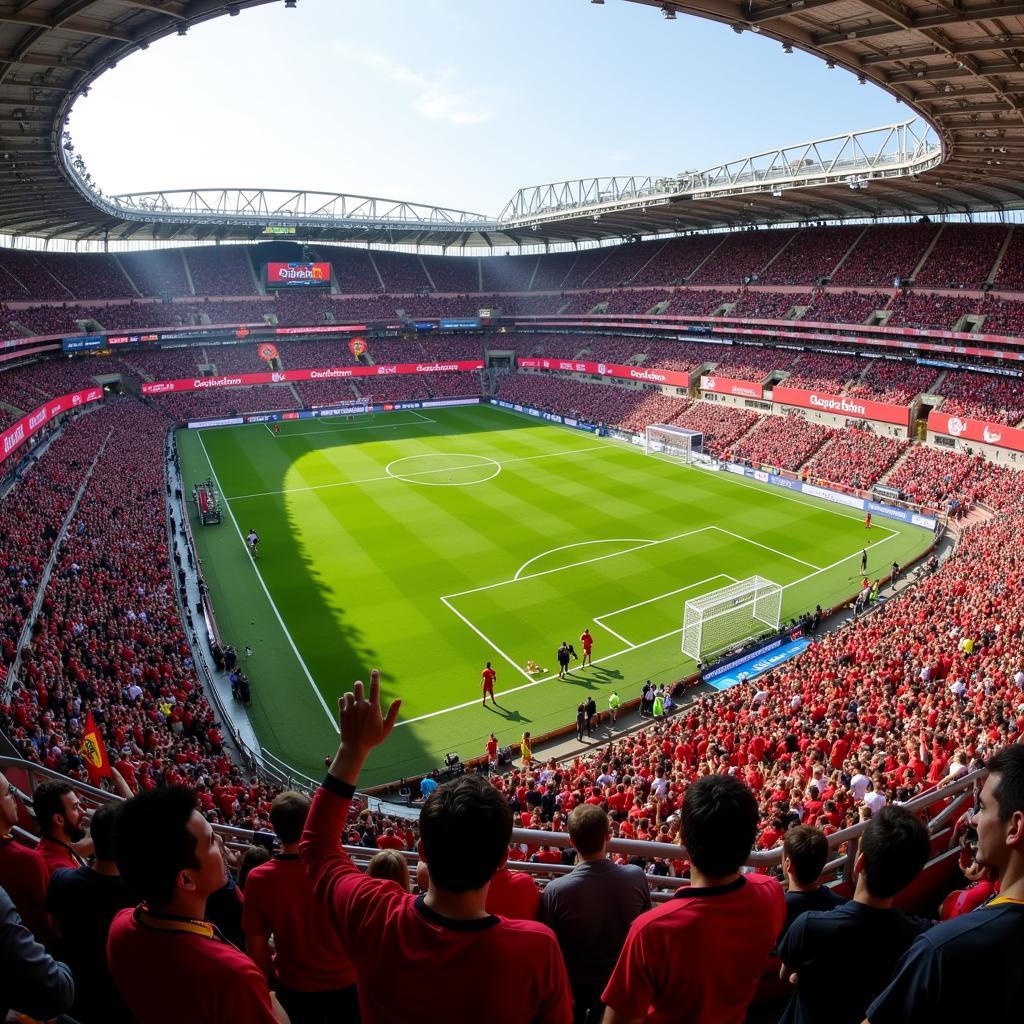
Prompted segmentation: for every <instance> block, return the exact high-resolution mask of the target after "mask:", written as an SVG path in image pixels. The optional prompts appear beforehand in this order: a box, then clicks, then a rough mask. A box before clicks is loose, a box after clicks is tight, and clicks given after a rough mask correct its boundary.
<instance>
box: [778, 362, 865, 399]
mask: <svg viewBox="0 0 1024 1024" xmlns="http://www.w3.org/2000/svg"><path fill="white" fill-rule="evenodd" d="M865 365H866V363H865V361H864V360H863V359H860V358H858V357H857V356H841V355H836V354H834V353H830V352H805V353H804V354H803V355H802V356H800V359H799V361H798V362H797V363H796V364H795V365H794V367H793V372H792V373H791V374H790V375H789V377H787V378H786V380H784V381H783V382H782V383H783V384H784V385H785V386H786V387H792V388H804V389H806V390H808V391H828V392H831V393H833V394H835V393H837V392H840V391H842V390H843V388H845V387H846V385H847V384H848V383H849V382H850V381H851V380H854V379H855V378H856V377H859V376H860V375H861V374H862V373H863V372H864V367H865Z"/></svg>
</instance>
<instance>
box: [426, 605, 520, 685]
mask: <svg viewBox="0 0 1024 1024" xmlns="http://www.w3.org/2000/svg"><path fill="white" fill-rule="evenodd" d="M441 600H442V601H443V602H444V604H445V606H446V607H447V608H448V609H450V610H451V611H453V612H455V614H456V615H457V616H458V617H459V618H460V619H462V621H463V622H464V623H465V624H466V625H467V626H469V628H470V629H471V630H473V632H474V633H476V635H477V636H478V637H480V639H481V640H483V641H484V643H485V644H487V646H488V647H490V648H491V650H493V651H494V652H495V653H497V654H499V655H500V656H501V657H502V658H504V659H505V661H507V662H508V663H509V664H510V665H511V666H512V667H513V668H514V669H515V670H516V671H517V672H519V673H521V674H522V675H524V676H526V678H527V679H529V680H530V681H531V682H533V676H531V675H530V674H529V672H527V671H526V669H524V668H520V667H519V665H517V664H516V663H515V662H514V661H513V660H512V659H511V658H510V657H509V656H508V655H507V654H506V653H505V652H504V651H503V650H502V649H501V648H500V647H499V646H498V645H497V644H496V643H495V642H494V641H493V640H491V638H490V637H489V636H487V635H486V634H485V633H484V632H483V631H482V630H480V629H477V627H476V626H474V625H473V623H472V622H470V621H469V619H467V618H466V616H465V615H463V614H462V612H460V611H459V610H458V608H453V607H452V606H451V605H450V604H449V603H448V601H447V600H446V599H445V598H443V597H442V598H441Z"/></svg>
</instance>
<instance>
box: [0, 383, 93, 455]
mask: <svg viewBox="0 0 1024 1024" xmlns="http://www.w3.org/2000/svg"><path fill="white" fill-rule="evenodd" d="M102 397H103V388H88V389H87V390H85V391H72V392H71V394H68V395H61V396H60V397H59V398H51V399H50V401H49V402H47V403H46V405H41V406H39V408H38V409H33V410H32V412H30V413H29V414H28V415H27V416H22V417H21V419H20V420H18V422H17V423H15V424H14V426H13V427H8V428H7V430H5V431H4V432H3V433H2V434H0V462H3V461H4V460H5V459H7V458H8V457H9V456H11V455H13V454H14V452H16V451H17V450H18V449H19V448H20V447H21V446H22V445H23V444H24V443H25V442H26V441H27V440H28V439H29V438H30V437H31V436H32V435H33V434H36V433H38V432H39V431H40V430H42V429H43V427H45V426H46V424H47V423H49V422H50V420H52V419H53V418H54V417H55V416H59V415H60V414H61V413H62V412H67V411H68V410H69V409H76V408H78V406H80V405H87V404H88V403H89V402H98V401H99V400H100V399H101V398H102Z"/></svg>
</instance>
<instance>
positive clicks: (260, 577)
mask: <svg viewBox="0 0 1024 1024" xmlns="http://www.w3.org/2000/svg"><path fill="white" fill-rule="evenodd" d="M197 433H198V436H199V445H200V447H201V448H202V449H203V454H204V455H205V456H206V463H207V465H208V466H209V467H210V475H211V476H212V477H213V482H214V483H215V484H216V485H217V490H218V491H220V493H221V494H222V495H223V494H224V488H223V487H221V485H220V481H219V480H218V479H217V470H215V469H214V468H213V460H212V459H211V458H210V453H209V452H208V451H207V450H206V443H205V442H204V441H203V432H202V431H201V430H200V431H197ZM224 505H225V507H226V508H227V510H228V515H229V516H230V517H231V523H232V525H233V526H234V527H235V532H236V533H237V534H238V539H239V541H240V542H241V544H242V547H243V548H244V549H245V552H246V558H247V559H248V561H249V564H250V565H251V566H252V570H253V572H254V573H256V579H257V580H259V584H260V586H261V587H262V588H263V593H264V595H266V598H267V602H268V603H269V604H270V609H271V611H272V612H273V613H274V617H275V618H276V619H277V623H278V625H279V626H280V627H281V631H282V632H283V633H284V637H285V639H286V640H287V641H288V645H289V646H290V647H291V649H292V653H293V654H294V655H295V658H296V660H297V661H298V663H299V666H300V667H301V668H302V671H303V672H304V673H305V676H306V679H307V680H308V681H309V685H310V686H311V687H312V689H313V693H315V694H316V698H317V700H318V701H319V702H320V707H322V708H323V709H324V714H325V715H326V716H327V721H328V722H330V723H331V728H332V729H334V731H335V732H338V731H339V730H338V722H337V720H336V718H335V716H334V714H333V713H332V711H331V709H330V708H329V707H328V706H327V701H325V700H324V695H323V694H322V693H321V692H320V689H319V687H318V686H317V685H316V682H315V681H314V679H313V676H312V674H311V673H310V671H309V667H308V666H307V665H306V662H305V660H304V659H303V657H302V655H301V654H300V653H299V649H298V647H296V646H295V641H294V640H293V639H292V635H291V633H289V632H288V627H287V626H286V625H285V624H284V619H283V618H282V617H281V613H280V611H278V608H277V605H276V604H275V603H274V599H273V598H272V597H271V596H270V591H269V590H268V589H267V584H266V582H265V581H264V579H263V574H262V573H261V572H260V569H259V566H258V565H257V564H256V559H255V558H253V557H252V556H251V555H250V554H249V551H248V548H247V547H246V543H245V537H244V536H243V535H242V530H241V528H240V527H239V525H238V520H237V519H236V518H235V513H234V512H233V511H232V509H231V499H230V498H225V499H224Z"/></svg>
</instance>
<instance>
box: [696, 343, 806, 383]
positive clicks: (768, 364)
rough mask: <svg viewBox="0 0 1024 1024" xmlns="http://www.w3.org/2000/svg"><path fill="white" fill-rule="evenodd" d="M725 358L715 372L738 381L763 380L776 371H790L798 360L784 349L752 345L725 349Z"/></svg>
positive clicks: (793, 354)
mask: <svg viewBox="0 0 1024 1024" xmlns="http://www.w3.org/2000/svg"><path fill="white" fill-rule="evenodd" d="M724 352H725V357H724V358H723V359H721V360H720V361H719V362H718V364H717V365H716V366H715V370H714V372H715V373H717V374H721V375H722V376H723V377H733V378H735V379H736V380H758V381H759V380H763V379H764V378H765V377H766V376H768V374H769V373H772V372H773V371H774V370H788V369H789V368H790V366H791V365H792V364H793V360H794V359H795V358H796V356H795V353H793V352H789V351H787V350H786V349H784V348H755V347H754V346H752V345H742V346H740V345H733V346H730V347H725V348H724Z"/></svg>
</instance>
